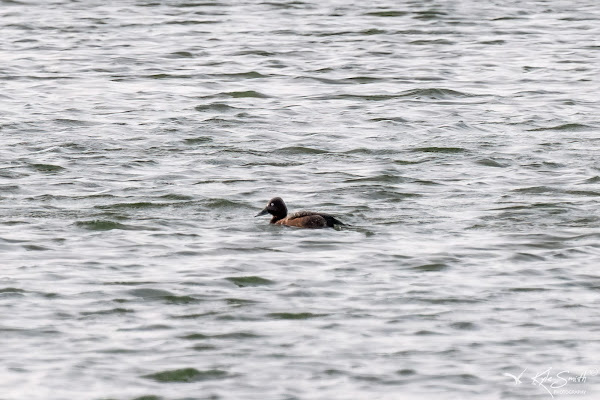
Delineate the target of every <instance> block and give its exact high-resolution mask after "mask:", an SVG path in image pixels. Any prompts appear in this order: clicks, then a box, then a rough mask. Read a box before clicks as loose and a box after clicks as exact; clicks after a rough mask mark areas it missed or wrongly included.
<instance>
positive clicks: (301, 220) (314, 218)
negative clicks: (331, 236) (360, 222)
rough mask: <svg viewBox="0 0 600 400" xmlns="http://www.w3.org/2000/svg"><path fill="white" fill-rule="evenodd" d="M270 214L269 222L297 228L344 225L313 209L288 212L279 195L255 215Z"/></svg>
mask: <svg viewBox="0 0 600 400" xmlns="http://www.w3.org/2000/svg"><path fill="white" fill-rule="evenodd" d="M265 214H271V215H272V216H273V217H272V218H271V222H270V223H271V224H275V225H286V226H295V227H297V228H311V229H316V228H333V227H335V226H336V225H346V224H344V223H342V222H341V221H339V220H338V219H336V218H335V217H334V216H332V215H329V214H323V213H319V212H313V211H299V212H295V213H292V214H288V210H287V207H286V205H285V203H284V201H283V199H282V198H281V197H274V198H272V199H271V200H269V202H268V203H267V206H266V207H265V208H264V209H263V210H262V211H261V212H259V213H258V214H256V215H255V217H260V216H261V215H265Z"/></svg>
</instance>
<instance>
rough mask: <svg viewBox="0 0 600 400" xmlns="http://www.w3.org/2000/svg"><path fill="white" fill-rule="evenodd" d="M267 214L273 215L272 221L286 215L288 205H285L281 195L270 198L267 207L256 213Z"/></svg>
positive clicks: (259, 214)
mask: <svg viewBox="0 0 600 400" xmlns="http://www.w3.org/2000/svg"><path fill="white" fill-rule="evenodd" d="M265 214H271V215H272V216H273V219H272V220H271V222H275V221H277V220H280V219H282V218H285V217H286V215H287V207H286V206H285V203H284V202H283V200H282V199H281V197H273V198H272V199H271V200H269V202H268V203H267V206H266V207H265V209H264V210H262V211H261V212H259V213H258V214H256V216H257V217H258V216H261V215H265Z"/></svg>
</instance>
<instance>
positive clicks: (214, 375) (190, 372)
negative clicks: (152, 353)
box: [143, 368, 229, 383]
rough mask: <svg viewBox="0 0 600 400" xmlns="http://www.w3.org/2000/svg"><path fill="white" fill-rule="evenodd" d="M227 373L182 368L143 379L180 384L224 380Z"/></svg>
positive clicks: (145, 376) (146, 376)
mask: <svg viewBox="0 0 600 400" xmlns="http://www.w3.org/2000/svg"><path fill="white" fill-rule="evenodd" d="M228 375H229V374H228V373H227V372H226V371H223V370H220V369H209V370H204V371H199V370H197V369H195V368H181V369H174V370H165V371H161V372H156V373H154V374H149V375H144V376H143V378H147V379H152V380H154V381H157V382H161V383H170V382H179V383H189V382H202V381H207V380H214V379H223V378H226V377H228Z"/></svg>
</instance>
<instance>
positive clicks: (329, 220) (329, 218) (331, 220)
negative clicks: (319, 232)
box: [323, 215, 347, 228]
mask: <svg viewBox="0 0 600 400" xmlns="http://www.w3.org/2000/svg"><path fill="white" fill-rule="evenodd" d="M323 218H325V221H327V226H328V227H330V228H333V227H334V226H335V225H340V226H347V225H346V224H345V223H343V222H342V221H340V220H338V219H337V218H335V217H334V216H331V215H323Z"/></svg>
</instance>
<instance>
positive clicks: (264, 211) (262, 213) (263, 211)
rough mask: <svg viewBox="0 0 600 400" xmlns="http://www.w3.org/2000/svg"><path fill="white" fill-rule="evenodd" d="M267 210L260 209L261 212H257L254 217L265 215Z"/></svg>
mask: <svg viewBox="0 0 600 400" xmlns="http://www.w3.org/2000/svg"><path fill="white" fill-rule="evenodd" d="M268 213H269V210H267V209H266V208H265V209H264V210H262V211H261V212H259V213H258V214H256V215H255V216H254V217H255V218H256V217H260V216H261V215H265V214H268Z"/></svg>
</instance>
